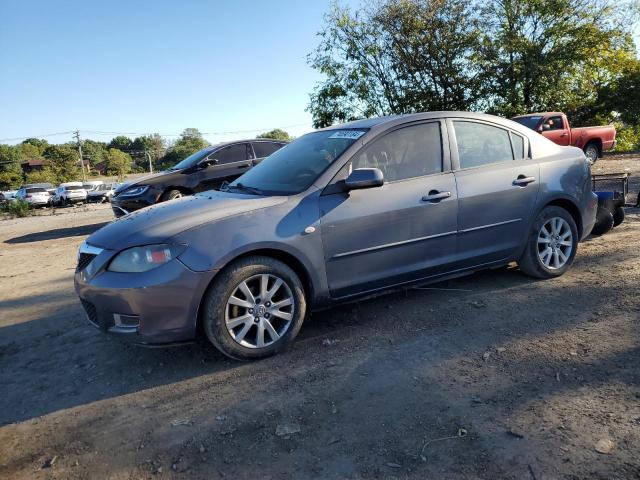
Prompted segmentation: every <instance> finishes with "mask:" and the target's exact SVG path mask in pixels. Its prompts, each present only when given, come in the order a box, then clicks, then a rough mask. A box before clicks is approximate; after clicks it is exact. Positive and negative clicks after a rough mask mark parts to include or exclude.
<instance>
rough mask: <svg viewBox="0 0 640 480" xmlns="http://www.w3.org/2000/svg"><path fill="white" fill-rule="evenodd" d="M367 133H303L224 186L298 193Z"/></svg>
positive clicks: (341, 131)
mask: <svg viewBox="0 0 640 480" xmlns="http://www.w3.org/2000/svg"><path fill="white" fill-rule="evenodd" d="M366 132H367V130H366V129H342V130H325V131H321V132H314V133H309V134H307V135H304V136H303V137H300V138H299V139H297V140H296V141H294V142H292V143H290V144H288V145H286V146H284V147H283V148H281V149H280V150H278V151H276V152H274V153H272V154H271V155H270V156H269V157H267V158H266V159H265V160H263V161H262V162H260V163H259V164H258V165H256V166H255V167H253V168H252V169H251V170H249V171H248V172H247V173H245V174H244V175H242V176H241V177H240V178H238V179H236V180H235V181H234V182H232V183H230V184H229V185H228V186H227V188H228V189H229V190H244V191H246V192H249V193H254V194H265V195H293V194H296V193H300V192H302V191H304V190H306V189H307V188H309V187H310V186H311V184H312V183H313V182H314V181H315V180H316V179H317V178H318V177H319V176H320V175H321V174H322V173H323V172H324V171H325V170H326V169H327V168H328V167H329V165H331V164H332V163H333V162H334V161H335V160H336V159H337V158H338V157H339V156H340V155H342V153H343V152H344V151H345V150H346V149H347V148H349V147H350V146H351V145H352V144H353V143H354V142H355V141H356V140H357V139H358V138H360V137H362V136H363V135H364V134H365V133H366Z"/></svg>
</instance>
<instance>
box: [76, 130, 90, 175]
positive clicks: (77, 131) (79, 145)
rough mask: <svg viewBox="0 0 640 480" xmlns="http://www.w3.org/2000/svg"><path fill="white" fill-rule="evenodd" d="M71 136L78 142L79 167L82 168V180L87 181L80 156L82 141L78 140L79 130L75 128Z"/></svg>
mask: <svg viewBox="0 0 640 480" xmlns="http://www.w3.org/2000/svg"><path fill="white" fill-rule="evenodd" d="M73 138H75V139H76V140H77V142H78V154H80V168H81V169H82V181H83V182H86V181H87V172H85V171H84V159H83V158H82V142H81V141H80V130H76V131H75V132H74V134H73Z"/></svg>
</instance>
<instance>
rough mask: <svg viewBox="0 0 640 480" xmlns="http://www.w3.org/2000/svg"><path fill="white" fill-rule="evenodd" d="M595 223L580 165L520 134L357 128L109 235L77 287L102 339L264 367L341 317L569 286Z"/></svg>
mask: <svg viewBox="0 0 640 480" xmlns="http://www.w3.org/2000/svg"><path fill="white" fill-rule="evenodd" d="M596 208H597V197H596V196H595V194H593V192H592V191H591V182H590V167H589V163H588V162H587V161H586V159H585V156H584V154H583V152H582V151H581V150H579V149H577V148H573V147H560V146H557V145H556V144H554V143H553V142H551V141H549V140H547V139H545V138H544V137H542V136H540V135H538V134H537V133H536V132H533V131H531V130H529V129H527V128H526V127H523V126H522V125H520V124H518V123H515V122H512V121H510V120H505V119H502V118H497V117H493V116H489V115H484V114H476V113H463V112H432V113H422V114H414V115H405V116H393V117H384V118H376V119H369V120H361V121H356V122H352V123H347V124H343V125H338V126H334V127H330V128H327V129H324V130H318V131H315V132H313V133H309V134H307V135H304V136H302V137H300V138H299V139H297V140H296V141H294V142H293V143H291V144H289V145H287V146H285V147H284V148H282V149H280V150H278V151H277V152H275V153H274V154H273V155H271V156H269V157H268V158H267V159H266V160H264V161H263V162H261V163H260V164H259V165H257V166H256V167H254V168H253V169H252V170H250V171H248V172H247V173H245V174H244V175H242V176H241V177H239V178H238V179H236V180H235V181H233V182H232V183H231V184H229V185H228V187H227V188H225V189H224V191H206V192H202V193H200V194H197V195H194V196H190V197H185V198H182V199H179V200H176V201H173V202H168V203H161V204H158V205H154V206H151V207H148V208H144V209H142V210H139V211H137V212H134V213H131V214H129V215H126V216H124V217H122V218H120V219H118V220H116V221H115V222H113V223H111V224H110V225H107V226H105V227H103V228H102V229H100V230H99V231H97V232H95V233H94V234H93V235H91V236H90V237H89V238H88V239H87V240H86V241H85V242H84V243H83V245H82V246H81V248H80V252H79V261H78V267H77V271H76V274H75V286H76V291H77V293H78V295H79V297H80V300H81V302H82V305H83V306H84V309H85V310H86V313H87V316H88V318H89V320H90V321H91V322H92V323H93V324H95V325H96V326H97V327H99V328H101V329H102V330H104V331H106V332H111V333H114V334H119V335H121V336H122V337H125V338H127V339H129V340H131V341H133V342H137V343H141V344H165V343H174V342H182V341H188V340H192V339H194V338H195V337H196V336H198V335H199V334H204V335H206V337H207V338H208V339H209V340H210V341H211V343H213V344H214V345H215V346H216V347H217V348H218V349H220V350H221V351H222V352H223V353H224V354H226V355H228V356H230V357H232V358H236V359H243V360H246V359H255V358H260V357H265V356H267V355H271V354H273V353H275V352H277V351H278V350H280V349H281V348H283V347H284V346H286V345H287V344H289V343H291V342H292V341H293V339H294V338H295V337H296V335H297V334H298V332H299V330H300V328H301V326H302V323H303V320H304V318H305V316H306V315H307V313H308V312H309V311H310V310H312V309H315V308H319V307H324V306H327V305H330V304H332V303H335V302H341V301H345V300H350V299H354V298H356V297H359V296H363V295H371V294H374V293H378V292H382V291H385V290H389V289H396V288H400V287H404V286H408V285H411V284H416V283H427V282H433V281H438V280H443V279H446V278H452V277H456V276H460V275H464V274H468V273H471V272H474V271H477V270H481V269H486V268H490V267H498V266H501V265H506V264H508V263H510V262H512V261H516V262H518V264H519V266H520V269H521V270H522V271H523V272H524V273H526V274H528V275H531V276H533V277H537V278H553V277H557V276H559V275H562V274H563V273H564V272H565V271H566V270H567V269H568V268H569V267H570V265H571V264H572V262H573V259H574V257H575V254H576V250H577V248H578V242H579V241H580V240H582V239H584V238H585V237H586V236H587V235H588V234H589V232H590V231H591V228H592V226H593V224H594V220H595V214H596ZM506 301H508V300H506Z"/></svg>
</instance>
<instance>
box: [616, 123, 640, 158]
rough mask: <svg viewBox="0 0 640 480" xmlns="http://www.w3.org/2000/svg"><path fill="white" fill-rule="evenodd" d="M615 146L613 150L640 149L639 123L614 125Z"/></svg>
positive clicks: (627, 150)
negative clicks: (615, 133)
mask: <svg viewBox="0 0 640 480" xmlns="http://www.w3.org/2000/svg"><path fill="white" fill-rule="evenodd" d="M616 129H617V131H618V134H617V135H616V140H617V143H616V148H615V149H614V152H629V151H633V150H640V125H616Z"/></svg>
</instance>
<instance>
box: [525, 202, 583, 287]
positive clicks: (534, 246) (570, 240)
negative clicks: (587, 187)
mask: <svg viewBox="0 0 640 480" xmlns="http://www.w3.org/2000/svg"><path fill="white" fill-rule="evenodd" d="M577 248H578V228H577V227H576V222H575V220H574V219H573V217H572V216H571V214H570V213H569V212H567V211H566V210H565V209H564V208H561V207H556V206H549V207H545V208H544V209H543V210H542V211H541V212H540V213H539V214H538V217H537V218H536V220H535V221H534V222H533V224H532V225H531V227H530V232H529V237H528V239H527V245H526V247H525V250H524V252H523V254H522V256H521V257H520V260H518V265H519V266H520V270H522V271H523V272H524V273H526V274H527V275H529V276H531V277H535V278H553V277H559V276H560V275H562V274H563V273H564V272H566V271H567V270H568V269H569V267H570V266H571V264H572V263H573V259H574V257H575V255H576V251H577Z"/></svg>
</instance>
